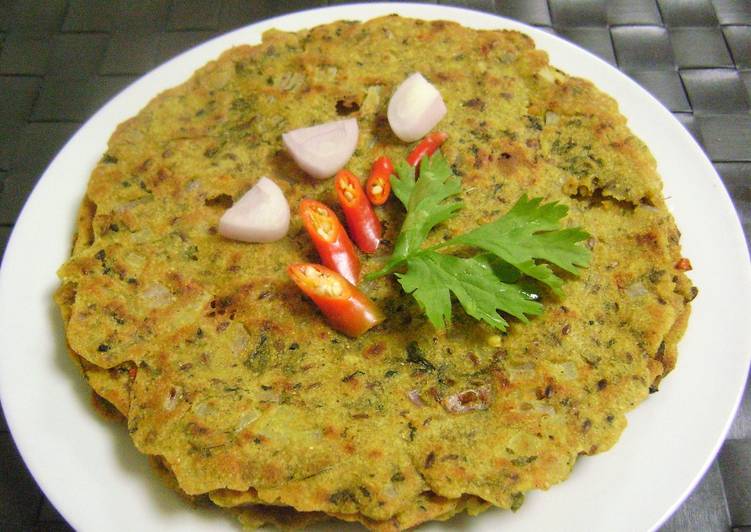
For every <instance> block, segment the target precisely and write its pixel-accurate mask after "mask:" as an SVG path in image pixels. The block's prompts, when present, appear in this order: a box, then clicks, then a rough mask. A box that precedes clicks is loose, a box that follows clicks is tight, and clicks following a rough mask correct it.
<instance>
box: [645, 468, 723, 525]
mask: <svg viewBox="0 0 751 532" xmlns="http://www.w3.org/2000/svg"><path fill="white" fill-rule="evenodd" d="M730 524H731V522H730V516H729V515H728V507H727V502H726V501H725V488H724V485H723V481H722V475H721V474H720V468H719V467H718V466H717V461H715V462H714V463H713V464H712V466H711V467H710V468H709V470H708V471H707V472H706V473H705V475H704V478H702V480H701V482H699V485H698V486H696V488H695V489H694V491H693V492H692V493H691V495H690V496H689V497H688V499H687V500H686V502H685V503H684V504H683V505H682V506H681V507H680V508H679V509H678V510H677V511H676V512H675V513H674V514H673V515H672V516H671V517H670V519H668V520H667V522H666V523H665V524H664V525H663V526H662V528H661V529H660V532H688V531H691V532H704V531H707V532H708V531H717V532H719V531H725V530H727V529H728V528H730Z"/></svg>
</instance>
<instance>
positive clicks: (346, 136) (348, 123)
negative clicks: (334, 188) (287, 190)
mask: <svg viewBox="0 0 751 532" xmlns="http://www.w3.org/2000/svg"><path fill="white" fill-rule="evenodd" d="M359 133H360V130H359V129H358V127H357V120H356V119H354V118H349V119H347V120H337V121H335V122H327V123H325V124H320V125H318V126H312V127H304V128H301V129H295V130H293V131H289V132H287V133H284V134H283V135H282V141H283V142H284V145H285V146H286V147H287V150H288V151H289V153H290V155H291V156H292V158H293V159H294V160H295V162H296V163H297V165H298V166H299V167H300V168H302V169H303V170H305V172H306V173H308V174H310V175H311V176H313V177H315V178H317V179H326V178H327V177H331V176H333V175H334V174H336V173H337V172H338V171H339V170H341V169H342V168H344V165H346V164H347V161H349V159H350V157H352V154H353V153H354V152H355V148H356V147H357V137H358V135H359Z"/></svg>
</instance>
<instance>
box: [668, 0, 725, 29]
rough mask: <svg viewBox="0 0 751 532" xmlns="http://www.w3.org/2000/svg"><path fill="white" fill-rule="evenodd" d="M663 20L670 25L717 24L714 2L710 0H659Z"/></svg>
mask: <svg viewBox="0 0 751 532" xmlns="http://www.w3.org/2000/svg"><path fill="white" fill-rule="evenodd" d="M657 4H658V5H659V7H660V12H661V13H662V20H664V21H665V24H667V25H669V26H715V25H716V24H717V16H716V15H715V11H714V7H713V6H712V2H710V1H709V0H657Z"/></svg>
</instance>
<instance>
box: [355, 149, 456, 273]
mask: <svg viewBox="0 0 751 532" xmlns="http://www.w3.org/2000/svg"><path fill="white" fill-rule="evenodd" d="M408 166H409V165H407V167H408ZM407 167H405V165H399V167H398V170H397V171H398V173H399V177H398V178H392V187H393V188H394V193H395V194H396V195H397V197H398V198H399V200H400V201H401V202H402V203H404V204H405V206H406V207H407V216H406V217H405V218H404V222H403V223H402V229H401V231H400V232H399V236H398V237H397V239H396V242H395V244H394V252H393V254H392V255H391V259H390V260H389V261H388V262H387V263H386V266H384V267H383V268H382V269H381V270H379V271H378V272H375V273H372V274H370V275H369V276H368V278H369V279H373V278H375V277H380V276H382V275H386V274H388V273H391V272H392V271H393V270H394V268H396V267H397V266H398V265H399V264H401V263H402V262H404V260H405V259H407V257H409V256H410V255H412V254H414V253H416V252H418V251H419V250H420V245H421V244H422V243H423V242H424V241H425V239H426V238H427V237H428V233H430V230H431V229H433V228H434V227H435V226H436V225H438V224H440V223H441V222H444V221H446V220H447V219H449V218H450V217H451V216H453V215H454V214H455V213H456V211H458V210H459V209H461V208H462V203H461V202H457V201H454V202H447V201H446V200H448V199H449V198H452V197H453V196H456V195H458V194H459V193H460V192H461V181H460V180H459V178H458V177H457V176H455V175H454V173H453V172H452V171H451V167H450V166H449V165H448V163H447V162H446V159H444V158H443V155H442V154H441V152H440V151H439V152H436V153H435V154H434V155H433V156H432V157H424V158H423V159H422V162H421V163H420V177H419V179H417V180H415V179H414V171H413V170H412V169H411V168H409V169H408V168H407Z"/></svg>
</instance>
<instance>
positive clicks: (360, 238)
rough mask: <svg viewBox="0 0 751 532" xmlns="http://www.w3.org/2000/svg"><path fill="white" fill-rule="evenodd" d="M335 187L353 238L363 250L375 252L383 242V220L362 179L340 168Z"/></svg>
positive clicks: (335, 178) (335, 179)
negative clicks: (361, 181) (361, 183)
mask: <svg viewBox="0 0 751 532" xmlns="http://www.w3.org/2000/svg"><path fill="white" fill-rule="evenodd" d="M334 188H336V195H337V197H338V198H339V204H340V205H341V206H342V210H343V211H344V217H345V218H346V219H347V229H349V234H350V236H351V237H352V240H354V241H355V244H357V247H359V248H360V249H361V250H363V252H365V253H375V251H376V249H378V244H379V243H380V242H381V233H382V229H381V222H380V221H379V220H378V217H377V216H376V214H375V211H374V210H373V206H372V205H371V204H370V202H369V201H368V198H367V196H366V195H365V191H364V190H363V189H362V185H360V181H359V180H358V179H357V177H355V175H354V174H353V173H352V172H350V171H349V170H340V171H339V173H337V174H336V177H334Z"/></svg>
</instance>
